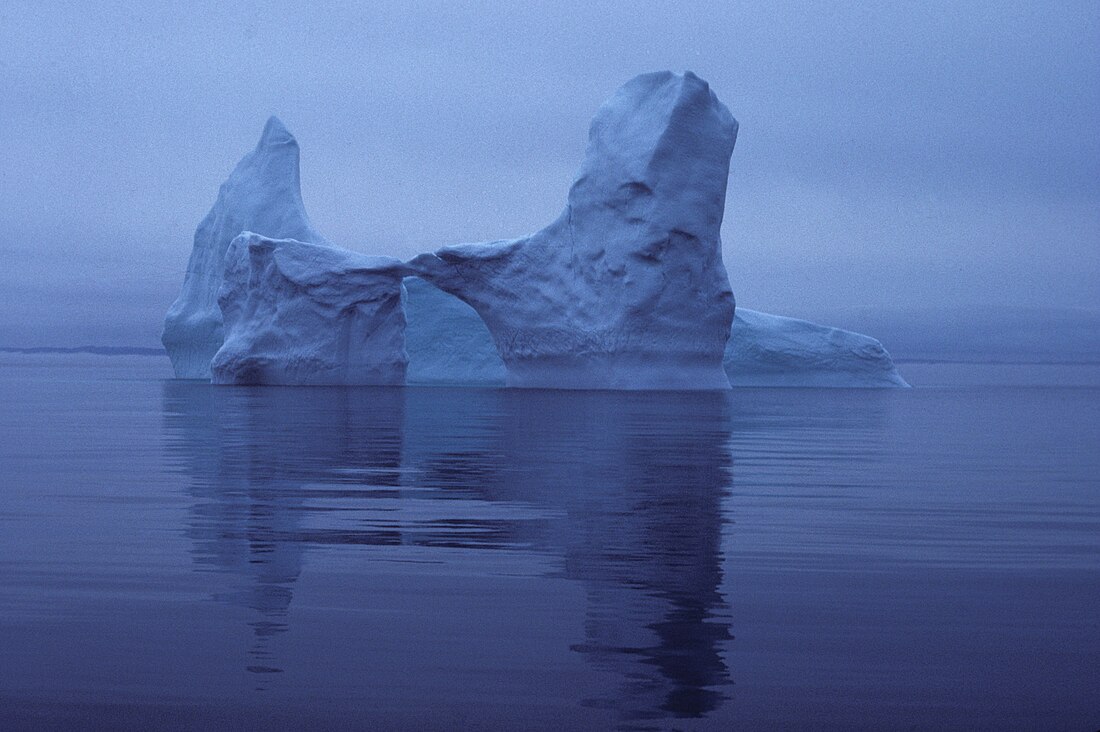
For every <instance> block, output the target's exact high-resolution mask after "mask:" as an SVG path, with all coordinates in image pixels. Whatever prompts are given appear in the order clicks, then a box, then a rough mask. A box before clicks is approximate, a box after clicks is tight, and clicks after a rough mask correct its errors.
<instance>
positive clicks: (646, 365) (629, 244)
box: [410, 72, 737, 389]
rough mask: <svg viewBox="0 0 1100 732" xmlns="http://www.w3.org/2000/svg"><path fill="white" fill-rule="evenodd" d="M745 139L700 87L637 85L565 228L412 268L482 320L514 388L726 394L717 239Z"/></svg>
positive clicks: (618, 97) (729, 297)
mask: <svg viewBox="0 0 1100 732" xmlns="http://www.w3.org/2000/svg"><path fill="white" fill-rule="evenodd" d="M736 137H737V122H736V121H735V120H734V118H733V116H732V115H730V113H729V110H727V109H726V107H725V106H724V105H722V104H721V103H720V102H719V101H718V99H717V98H716V97H715V95H714V93H713V92H712V91H711V90H710V88H709V87H708V86H707V84H706V82H704V81H703V80H702V79H700V78H699V77H697V76H695V75H694V74H691V73H686V74H684V75H678V74H673V73H670V72H661V73H654V74H645V75H643V76H639V77H636V78H635V79H633V80H631V81H629V82H627V83H626V84H625V85H624V86H623V87H621V88H620V89H619V90H618V91H617V92H616V93H615V95H614V96H613V97H612V98H611V99H610V100H608V101H607V102H606V103H605V104H604V105H603V106H602V107H601V108H600V110H599V112H598V113H597V114H596V116H595V118H594V119H593V121H592V125H591V129H590V131H589V140H588V148H587V151H586V155H585V161H584V163H583V165H582V166H581V170H580V172H579V173H578V174H577V177H576V179H575V180H574V182H573V186H572V188H571V189H570V191H569V198H568V202H567V204H566V207H565V211H564V212H563V213H562V215H561V216H560V217H559V218H558V219H557V221H555V222H554V223H552V224H550V225H549V226H547V227H546V228H545V229H543V230H542V231H540V232H538V233H536V234H533V235H531V236H529V237H526V238H523V239H516V240H512V241H501V242H495V243H490V244H469V245H458V246H450V247H445V248H443V249H440V250H438V251H437V252H435V253H434V254H425V255H421V256H420V257H417V258H415V259H413V260H412V261H411V262H410V266H411V267H412V268H413V269H414V270H415V271H416V272H417V273H419V274H420V276H421V277H423V278H424V279H426V280H428V281H430V282H432V283H433V284H435V285H436V286H438V287H439V288H440V289H442V290H445V291H447V292H450V293H453V294H454V295H456V296H457V297H459V298H461V299H462V300H464V301H465V302H467V303H469V304H470V305H471V306H472V307H473V308H474V310H476V311H477V312H478V314H479V315H481V317H482V319H483V320H484V321H485V324H486V325H487V326H488V329H489V332H490V333H491V334H492V337H493V341H494V342H495V344H496V346H497V349H498V351H499V353H500V356H501V357H502V359H503V361H504V364H505V366H506V368H507V377H506V378H507V383H508V385H510V386H523V387H557V388H594V389H601V388H609V389H662V388H667V389H725V388H728V386H729V383H728V381H727V379H726V375H725V372H724V371H723V369H722V355H723V351H724V349H725V345H726V339H727V338H728V336H729V331H730V322H731V320H732V318H733V308H734V302H733V294H732V292H731V291H730V286H729V280H728V278H727V276H726V270H725V267H724V265H723V263H722V252H721V240H720V237H719V230H720V228H721V225H722V214H723V210H724V207H725V195H726V180H727V177H728V175H729V159H730V155H731V153H732V152H733V146H734V142H735V140H736Z"/></svg>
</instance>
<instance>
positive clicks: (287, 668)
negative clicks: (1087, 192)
mask: <svg viewBox="0 0 1100 732" xmlns="http://www.w3.org/2000/svg"><path fill="white" fill-rule="evenodd" d="M165 370H166V366H165V364H164V363H161V361H160V360H158V359H149V358H146V359H141V358H132V359H125V358H96V357H84V358H78V357H51V358H46V357H40V358H35V357H14V356H13V357H5V359H4V360H3V361H0V403H2V404H3V406H2V408H0V470H2V473H0V480H2V482H3V487H2V490H0V729H4V730H8V729H19V728H24V727H31V728H50V727H73V728H81V729H88V728H96V727H112V728H133V729H149V728H154V727H167V728H177V727H178V728H191V727H196V728H206V729H209V728H227V727H229V728H232V727H241V726H243V727H246V728H280V727H289V728H303V727H309V728H353V729H403V728H409V729H437V728H438V729H517V728H523V729H569V728H581V729H614V728H623V729H733V728H744V729H760V728H776V729H792V728H861V727H862V728H877V729H882V728H886V729H912V728H916V729H939V728H959V729H976V728H977V729H981V728H985V729H1033V728H1038V729H1089V730H1091V729H1095V728H1097V727H1098V726H1100V612H1098V610H1097V607H1100V447H1098V446H1100V389H1097V388H1095V387H1076V388H1071V387H1043V386H1036V385H1034V384H1033V385H1030V386H1000V387H976V386H965V387H961V388H927V389H913V390H909V391H847V390H764V389H761V390H740V391H736V392H733V393H730V394H612V393H567V392H559V393H554V392H509V391H502V390H476V389H470V390H447V389H406V390H397V389H328V388H309V389H278V388H264V389H248V388H240V389H238V388H229V387H221V388H211V387H209V386H205V385H201V384H194V383H182V382H172V381H165V380H163V377H164V375H165V373H164V372H165ZM946 381H950V379H947V380H946Z"/></svg>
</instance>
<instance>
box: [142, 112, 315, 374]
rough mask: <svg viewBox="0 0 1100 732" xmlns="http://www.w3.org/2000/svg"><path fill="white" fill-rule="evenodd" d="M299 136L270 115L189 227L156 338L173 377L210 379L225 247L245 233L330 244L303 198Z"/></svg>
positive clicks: (219, 317) (219, 342)
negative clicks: (183, 264) (178, 287)
mask: <svg viewBox="0 0 1100 732" xmlns="http://www.w3.org/2000/svg"><path fill="white" fill-rule="evenodd" d="M298 158H299V152H298V142H297V140H295V139H294V136H293V135H292V134H290V132H289V131H288V130H287V129H286V127H285V126H284V125H283V123H282V122H281V121H280V120H279V118H278V117H271V118H270V119H268V120H267V123H266V124H265V125H264V129H263V133H262V134H261V135H260V140H259V142H258V143H257V144H256V147H255V149H253V150H252V151H251V152H249V153H248V154H247V155H245V156H244V157H243V158H242V159H241V161H240V162H239V163H237V167H236V168H234V169H233V172H232V173H231V174H230V175H229V178H228V179H226V181H225V182H224V183H222V185H221V188H220V189H219V190H218V198H217V200H216V201H215V202H214V205H213V207H212V208H211V209H210V212H209V213H207V214H206V217H205V218H204V219H203V220H202V222H201V223H200V224H199V226H198V228H197V229H196V230H195V239H194V244H193V245H192V248H191V258H190V260H189V261H188V264H187V273H186V274H185V275H184V280H183V289H182V291H181V292H180V295H179V297H178V298H177V299H176V301H175V302H174V303H173V304H172V307H171V308H169V310H168V314H167V316H166V317H165V319H164V333H163V335H162V336H161V341H162V342H163V343H164V347H165V349H166V350H167V351H168V355H169V357H170V358H171V359H172V368H173V370H174V371H175V373H176V376H177V377H178V378H185V379H205V378H210V359H211V358H213V356H214V354H215V353H216V352H217V351H218V349H219V348H221V345H222V339H223V332H222V314H221V311H220V310H219V309H218V300H217V295H218V288H219V287H220V285H221V283H222V277H223V275H224V272H225V253H226V251H227V250H228V249H229V244H230V242H232V241H233V239H235V238H236V237H237V235H239V234H240V233H241V232H243V231H252V232H256V233H258V234H261V235H263V236H266V237H270V238H272V239H295V240H297V241H302V242H308V243H312V244H319V245H322V246H328V245H329V244H328V242H327V241H326V240H325V238H324V237H322V236H321V235H320V234H319V233H317V231H316V230H315V229H314V228H313V225H312V224H311V223H310V221H309V216H307V215H306V209H305V204H304V203H303V202H302V192H301V183H300V176H299V160H298Z"/></svg>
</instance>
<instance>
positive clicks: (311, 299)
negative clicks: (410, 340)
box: [210, 232, 407, 384]
mask: <svg viewBox="0 0 1100 732" xmlns="http://www.w3.org/2000/svg"><path fill="white" fill-rule="evenodd" d="M225 259H226V266H225V282H224V283H223V284H222V286H221V290H220V292H219V293H218V303H219V305H220V307H221V313H222V316H223V318H224V330H225V342H224V343H223V344H222V346H221V348H220V349H219V350H218V352H217V354H216V355H215V356H214V359H213V361H212V362H211V364H210V366H211V371H212V375H213V379H212V380H213V382H214V383H215V384H403V383H405V367H406V363H407V356H406V354H405V310H404V304H403V300H404V297H405V293H404V287H403V285H402V283H401V280H402V274H403V272H404V266H403V265H402V263H401V262H400V261H399V260H397V259H393V258H391V257H369V256H366V255H363V254H357V253H355V252H349V251H347V250H345V249H339V248H336V247H331V246H322V245H317V244H309V243H305V242H300V241H295V240H293V239H281V240H276V239H269V238H267V237H265V236H260V235H259V234H254V233H252V232H245V233H243V234H241V235H240V236H238V237H237V238H236V239H234V240H233V242H232V244H231V245H230V247H229V250H228V251H227V252H226V256H225Z"/></svg>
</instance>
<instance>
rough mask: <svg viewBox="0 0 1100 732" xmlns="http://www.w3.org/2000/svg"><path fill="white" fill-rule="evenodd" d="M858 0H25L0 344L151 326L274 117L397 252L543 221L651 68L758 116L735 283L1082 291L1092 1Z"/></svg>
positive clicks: (808, 299) (329, 211) (1090, 148)
mask: <svg viewBox="0 0 1100 732" xmlns="http://www.w3.org/2000/svg"><path fill="white" fill-rule="evenodd" d="M531 5H534V4H531ZM868 5H870V4H865V3H815V2H803V1H799V2H774V1H773V2H760V3H743V2H731V1H728V0H724V1H720V2H698V3H684V2H663V3H647V2H632V3H611V2H599V1H598V0H586V1H585V2H580V3H576V4H569V3H564V2H554V3H545V4H539V6H538V7H528V4H520V3H504V2H501V3H484V4H482V3H463V2H438V3H431V2H424V3H405V2H392V3H385V2H369V3H368V2H364V3H302V2H258V1H256V2H240V3H232V2H212V1H211V2H208V1H205V0H203V1H196V2H190V3H178V4H168V3H133V2H125V3H124V2H96V3H85V2H41V1H30V0H7V1H6V2H5V3H3V4H2V5H0V100H2V101H0V150H2V153H0V345H21V346H34V345H61V346H66V345H77V344H83V343H96V344H103V345H132V346H155V345H156V344H157V339H158V337H159V332H160V326H161V321H162V318H163V315H164V311H165V310H166V309H167V307H168V305H169V304H170V303H171V301H172V300H173V299H174V298H175V296H176V294H177V292H178V290H179V285H180V283H181V281H182V278H183V271H184V267H185V265H186V262H187V257H188V254H189V252H190V247H191V237H192V234H193V232H194V228H195V226H196V225H197V223H198V222H199V220H200V219H201V218H202V217H203V215H204V214H205V213H206V211H207V210H208V209H209V207H210V205H211V204H212V203H213V201H214V199H215V197H216V195H217V188H218V185H219V184H220V183H221V182H222V180H224V178H225V177H226V175H228V173H229V171H230V170H231V169H232V168H233V166H234V164H235V163H236V162H237V160H238V159H239V158H240V157H241V156H242V155H243V154H244V153H245V152H246V151H248V150H249V149H251V148H252V146H253V145H254V144H255V142H256V139H257V138H258V136H259V134H260V130H261V128H262V126H263V124H264V121H265V119H266V118H267V116H268V115H270V114H278V115H279V116H280V117H281V118H282V119H283V121H284V122H285V123H286V124H287V126H288V127H289V128H290V129H291V131H292V132H294V134H295V135H296V136H297V138H298V140H299V142H300V144H301V146H302V186H303V194H304V198H305V201H306V205H307V208H308V210H309V212H310V215H311V217H312V219H313V222H314V224H315V225H316V226H317V228H318V229H319V230H320V231H321V232H323V233H324V234H325V235H326V236H327V237H329V238H330V239H331V240H332V241H333V242H335V243H337V244H340V245H342V246H346V247H348V248H351V249H356V250H360V251H364V252H370V253H380V254H391V255H395V256H399V257H408V256H411V255H413V254H415V253H418V252H421V251H425V250H429V249H434V248H436V247H438V246H441V245H444V244H448V243H457V242H464V241H480V240H487V239H498V238H511V237H516V236H520V235H523V234H526V233H529V232H532V231H534V230H537V229H539V228H541V227H542V226H544V225H545V224H546V223H548V222H549V221H550V220H552V219H553V218H554V217H555V216H557V214H558V213H559V212H560V210H561V208H562V206H563V205H564V202H565V195H566V192H567V190H568V187H569V184H570V181H571V179H572V176H573V173H574V171H575V168H576V167H577V165H578V164H579V162H580V160H581V158H582V156H583V152H584V145H585V140H586V134H587V127H588V121H589V119H590V118H591V116H592V114H593V113H594V112H595V110H596V108H597V107H598V106H599V104H600V103H601V102H602V101H603V100H604V99H606V98H607V97H608V96H609V95H610V94H611V93H612V92H613V91H614V90H615V88H616V87H617V86H619V85H620V84H621V83H623V82H624V81H626V80H627V79H629V78H630V77H632V76H634V75H636V74H638V73H642V72H645V71H651V70H657V69H665V68H668V69H673V70H676V71H682V70H685V69H690V70H692V71H694V72H696V73H697V74H699V75H700V76H702V77H703V78H705V79H707V80H708V81H709V82H710V84H711V86H712V88H713V89H714V90H715V92H716V93H717V95H718V97H719V98H720V99H721V100H722V101H723V102H725V103H726V105H727V106H729V108H730V110H731V111H732V112H733V114H734V116H735V117H737V119H738V121H739V122H740V125H741V129H740V134H739V139H738V142H737V148H736V150H735V151H734V154H733V160H732V166H731V167H732V173H731V177H730V184H729V191H728V198H727V206H726V220H725V225H724V228H723V238H724V245H725V257H726V264H727V267H728V268H729V272H730V278H731V281H732V283H733V289H734V292H735V293H736V296H737V301H738V303H739V304H741V305H744V306H746V307H750V308H754V309H759V310H765V311H769V312H775V313H781V314H787V315H795V316H799V317H808V318H811V319H815V320H820V321H825V322H835V324H838V325H851V326H853V327H854V326H855V325H856V324H857V322H856V321H860V318H856V317H854V316H853V317H852V320H850V321H845V318H846V317H848V316H847V315H846V314H852V313H862V316H861V318H862V321H860V322H868V323H870V322H871V320H868V318H867V317H864V316H867V314H868V313H870V314H875V313H879V312H882V313H885V312H891V313H905V312H909V313H915V314H919V313H928V312H930V311H932V312H940V313H948V314H950V317H951V318H955V319H956V320H957V319H958V318H960V317H963V318H965V314H966V313H967V312H969V311H971V310H975V309H982V312H990V309H991V308H992V309H996V308H998V307H1000V306H1013V307H1022V308H1025V309H1033V310H1039V309H1043V310H1045V309H1057V310H1059V311H1060V312H1070V313H1073V312H1081V310H1084V311H1092V312H1095V311H1096V310H1097V309H1098V308H1100V71H1098V70H1100V4H1098V3H1096V2H1094V1H1092V0H1089V1H1087V2H1079V3H1074V2H1058V3H1037V2H1034V0H1027V1H1026V2H989V3H984V2H972V3H957V2H936V3H928V2H914V3H887V4H882V5H881V6H877V7H869V6H868ZM1085 315H1086V316H1088V317H1092V316H1091V315H1089V314H1088V313H1087V312H1086V313H1085ZM938 317H939V316H936V317H928V316H923V319H922V316H919V315H914V316H913V319H911V324H915V325H917V326H920V325H921V323H922V322H924V321H930V320H936V319H937V318H938ZM837 319H840V321H841V322H836V321H837ZM940 320H941V321H942V318H940ZM952 322H954V321H952ZM1005 322H1009V323H1010V322H1011V319H1008V320H1007V321H1005ZM1090 322H1096V321H1095V320H1092V321H1090ZM928 327H930V328H935V327H936V326H935V325H934V324H932V323H929V325H928ZM899 332H900V331H899ZM873 334H874V335H878V336H879V337H882V338H883V340H884V341H885V342H886V345H887V347H889V346H890V343H889V341H888V335H889V334H883V333H873Z"/></svg>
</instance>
